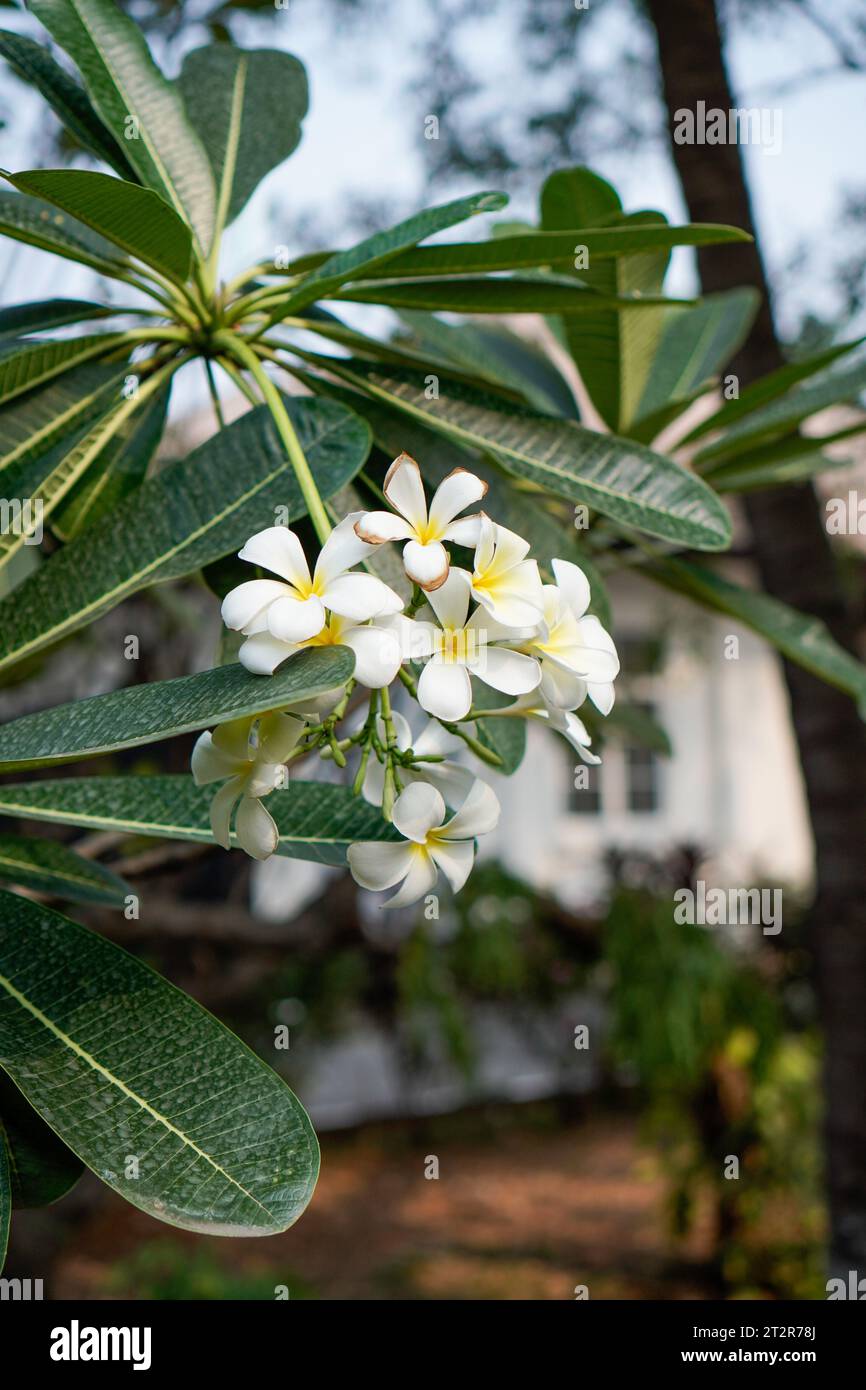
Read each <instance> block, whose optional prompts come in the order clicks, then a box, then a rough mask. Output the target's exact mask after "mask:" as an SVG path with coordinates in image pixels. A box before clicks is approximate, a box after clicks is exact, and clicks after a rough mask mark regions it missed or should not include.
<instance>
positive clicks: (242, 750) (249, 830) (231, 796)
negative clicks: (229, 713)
mask: <svg viewBox="0 0 866 1390" xmlns="http://www.w3.org/2000/svg"><path fill="white" fill-rule="evenodd" d="M303 731H304V723H303V720H301V719H295V718H292V716H291V715H288V714H278V713H274V712H271V713H269V714H265V715H262V716H261V717H259V716H255V717H253V718H243V719H232V720H229V721H228V722H227V723H226V724H220V725H219V726H218V727H217V728H216V729H214V731H213V733H212V734H211V733H204V734H202V735H201V736H200V737H199V738H198V740H197V741H196V745H195V747H194V748H193V750H192V775H193V778H194V779H195V784H196V786H197V787H203V786H206V785H207V784H208V783H210V782H223V781H224V782H225V786H223V787H220V789H219V791H218V792H217V794H216V796H215V797H214V799H213V801H212V803H211V812H210V823H211V829H212V831H213V837H214V839H215V840H216V842H217V844H218V845H222V847H223V849H228V848H229V845H230V833H231V818H232V811H233V810H234V808H235V805H236V804H237V807H238V811H237V816H236V817H235V833H236V835H237V840H238V844H239V845H240V846H241V848H242V849H244V850H246V852H247V854H249V855H250V856H251V858H253V859H267V858H268V856H269V855H271V854H273V853H274V850H275V849H276V848H277V844H278V842H279V833H278V831H277V827H276V824H275V823H274V819H273V817H272V816H271V814H270V812H268V811H266V810H265V808H264V806H263V805H262V803H261V797H263V796H267V795H268V793H269V792H272V791H273V790H274V788H275V787H281V786H284V785H285V774H286V769H285V761H286V759H287V758H288V756H289V754H290V753H291V752H292V750H293V748H294V747H295V745H296V744H297V742H298V739H299V738H300V737H301V734H302V733H303ZM226 779H228V780H226Z"/></svg>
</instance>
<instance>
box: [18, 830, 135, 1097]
mask: <svg viewBox="0 0 866 1390" xmlns="http://www.w3.org/2000/svg"><path fill="white" fill-rule="evenodd" d="M0 879H5V881H6V882H7V883H17V884H18V885H19V886H20V887H22V888H35V889H37V891H39V892H41V893H51V894H52V895H53V896H54V897H57V898H65V899H66V900H67V901H68V902H74V903H76V902H77V903H108V904H109V905H110V906H111V907H122V906H123V902H124V899H125V898H126V897H127V895H128V894H129V893H131V892H132V889H131V888H130V886H129V884H128V883H124V881H123V879H122V878H118V876H117V874H113V873H112V872H111V870H110V869H106V868H105V867H104V866H103V865H102V864H97V863H95V862H94V861H93V860H92V859H83V858H82V856H81V855H80V854H76V853H75V851H74V850H71V849H69V848H68V847H67V846H66V845H63V844H61V843H60V841H59V840H37V839H34V838H33V837H32V836H25V835H0ZM0 1113H2V1112H0Z"/></svg>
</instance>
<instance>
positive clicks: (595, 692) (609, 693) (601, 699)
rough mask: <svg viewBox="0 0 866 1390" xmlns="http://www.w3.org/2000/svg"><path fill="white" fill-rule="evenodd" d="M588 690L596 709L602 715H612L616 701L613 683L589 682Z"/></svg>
mask: <svg viewBox="0 0 866 1390" xmlns="http://www.w3.org/2000/svg"><path fill="white" fill-rule="evenodd" d="M586 688H587V691H588V693H589V698H590V699H591V700H592V703H593V704H594V705H595V707H596V709H597V710H600V711H601V713H602V714H610V712H611V710H612V709H613V706H614V700H615V699H616V694H615V691H614V688H613V681H587V685H586Z"/></svg>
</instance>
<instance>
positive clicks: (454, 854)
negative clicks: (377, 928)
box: [347, 781, 499, 908]
mask: <svg viewBox="0 0 866 1390" xmlns="http://www.w3.org/2000/svg"><path fill="white" fill-rule="evenodd" d="M445 815H446V809H445V802H444V800H443V798H442V796H441V794H440V793H439V792H438V791H437V790H436V788H435V787H432V786H430V784H429V782H412V783H411V784H410V785H409V786H408V787H406V788H405V790H404V791H402V792H401V793H400V795H399V796H398V797H397V800H396V801H395V802H394V810H393V814H392V819H393V823H394V825H395V826H396V828H397V829H398V830H399V831H400V834H401V835H405V836H406V839H405V840H403V841H401V842H400V843H399V844H394V843H393V842H389V841H386V840H364V841H361V842H360V843H358V844H355V845H350V846H349V849H348V851H347V855H348V860H349V868H350V869H351V871H352V877H353V878H354V879H355V882H356V883H360V885H361V887H362V888H372V889H375V890H377V891H382V890H383V889H385V888H393V887H394V885H395V884H397V883H402V887H401V888H400V889H399V890H398V891H397V892H396V893H395V894H394V896H393V897H392V898H389V899H388V901H387V902H386V903H384V904H383V906H384V907H388V908H390V907H407V906H408V905H409V904H410V903H414V902H417V901H418V899H419V898H423V897H424V896H425V894H427V893H429V892H430V891H431V889H432V888H433V887H434V886H435V884H436V879H437V876H438V870H439V869H441V870H442V872H443V873H444V875H445V877H446V878H447V879H448V881H449V883H450V884H451V887H452V888H453V890H454V892H455V893H457V892H459V890H460V889H461V888H462V887H463V885H464V883H465V882H466V880H467V878H468V877H469V874H470V872H471V870H472V865H473V862H474V860H475V837H476V835H486V834H487V833H488V832H489V831H491V830H493V828H494V827H495V826H496V824H497V822H498V820H499V802H498V801H497V799H496V796H495V794H494V793H493V791H492V790H491V789H490V787H488V786H487V784H486V782H478V781H476V782H475V783H474V785H473V787H472V790H471V791H470V793H469V795H468V796H467V798H466V800H465V801H464V803H463V805H462V806H461V807H460V810H459V811H458V812H457V814H456V815H455V816H452V817H451V819H450V820H449V821H447V822H446V821H445ZM443 822H444V824H443Z"/></svg>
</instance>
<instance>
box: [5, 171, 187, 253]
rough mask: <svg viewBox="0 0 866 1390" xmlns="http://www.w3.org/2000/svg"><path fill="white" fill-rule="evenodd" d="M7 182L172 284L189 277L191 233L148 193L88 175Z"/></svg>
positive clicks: (41, 175) (43, 174)
mask: <svg viewBox="0 0 866 1390" xmlns="http://www.w3.org/2000/svg"><path fill="white" fill-rule="evenodd" d="M6 178H7V179H8V180H9V182H10V183H12V184H14V185H15V187H16V188H17V189H18V190H19V191H20V192H21V193H27V194H30V195H31V196H33V197H37V198H44V199H45V201H46V202H48V203H51V204H52V206H54V207H56V208H60V209H61V211H62V212H67V213H69V214H70V215H71V216H72V217H74V218H75V219H76V220H77V221H78V222H83V223H84V225H85V226H86V227H90V229H91V231H94V232H97V233H98V234H99V235H100V236H103V237H105V238H106V239H107V240H109V241H111V242H113V243H114V245H115V246H119V247H120V248H121V250H123V251H126V252H127V253H128V254H129V255H131V256H137V257H138V258H139V260H142V261H145V262H146V263H147V264H148V265H152V266H154V267H155V269H156V270H161V271H162V272H163V274H165V275H168V276H171V277H173V278H174V279H176V280H185V279H186V277H187V275H188V274H189V267H190V257H191V255H192V235H191V232H190V229H189V227H188V226H187V225H186V223H185V222H183V221H182V220H181V218H180V217H178V215H177V213H176V212H174V211H173V210H172V209H171V208H170V207H169V206H168V204H167V203H166V202H165V201H164V199H162V198H161V197H160V195H159V194H158V193H154V192H153V191H152V190H151V189H149V188H141V187H140V186H139V185H138V184H137V183H127V182H126V181H125V180H124V179H118V178H114V177H113V176H112V175H111V174H98V173H93V172H91V171H90V170H88V169H27V170H25V171H24V173H20V174H7V175H6Z"/></svg>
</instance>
